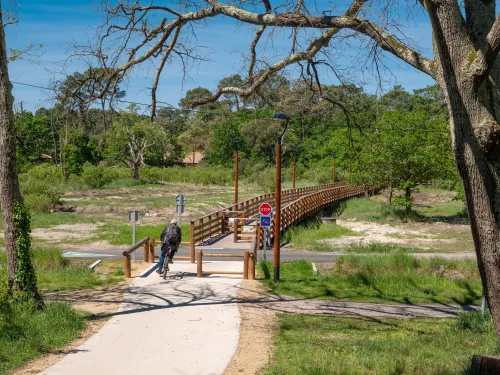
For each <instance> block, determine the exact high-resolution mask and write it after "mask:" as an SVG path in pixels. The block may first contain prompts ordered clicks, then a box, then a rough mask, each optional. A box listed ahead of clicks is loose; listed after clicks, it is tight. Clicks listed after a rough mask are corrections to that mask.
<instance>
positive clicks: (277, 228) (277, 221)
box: [272, 113, 291, 282]
mask: <svg viewBox="0 0 500 375" xmlns="http://www.w3.org/2000/svg"><path fill="white" fill-rule="evenodd" d="M272 118H273V119H276V120H284V121H286V122H285V128H284V129H283V132H282V133H281V134H280V135H279V136H278V144H277V145H276V209H275V213H274V282H276V281H279V279H280V235H281V142H282V141H283V135H285V132H286V129H287V128H288V124H289V123H290V120H291V118H290V116H288V115H285V114H284V113H277V114H275V115H274V116H273V117H272Z"/></svg>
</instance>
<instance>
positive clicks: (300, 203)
mask: <svg viewBox="0 0 500 375" xmlns="http://www.w3.org/2000/svg"><path fill="white" fill-rule="evenodd" d="M379 189H380V188H379V187H378V186H371V187H369V188H366V187H365V186H363V185H360V186H352V187H347V186H341V187H333V188H330V189H325V190H321V191H318V192H316V193H311V194H309V195H306V196H303V197H301V198H299V199H297V200H296V201H294V202H292V203H290V204H288V205H286V206H284V207H283V208H282V209H281V225H280V227H281V228H280V230H281V232H283V231H285V230H287V229H288V228H289V227H291V226H292V225H294V224H297V223H299V222H301V221H302V220H304V219H306V218H307V217H309V216H312V215H314V214H317V213H318V212H320V211H321V210H323V209H325V208H327V207H329V206H331V205H332V204H333V203H335V202H340V201H343V200H345V199H349V198H354V197H359V196H362V195H365V194H373V193H374V192H376V191H378V190H379ZM259 237H260V238H259V248H260V247H262V245H263V236H259ZM273 237H274V220H273V221H272V222H271V238H273ZM271 243H272V242H271Z"/></svg>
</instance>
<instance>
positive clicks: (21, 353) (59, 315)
mask: <svg viewBox="0 0 500 375" xmlns="http://www.w3.org/2000/svg"><path fill="white" fill-rule="evenodd" d="M85 319H86V316H85V315H84V314H83V313H81V312H77V311H75V310H73V309H72V308H71V306H70V305H66V304H62V303H48V304H47V305H46V306H45V308H44V309H43V310H39V309H38V308H37V305H36V304H34V303H32V302H22V303H20V302H12V301H9V302H6V301H4V302H2V303H0V332H1V333H2V334H0V373H2V374H3V373H6V372H8V371H9V370H13V369H15V368H18V367H20V366H22V365H23V364H25V363H27V362H28V361H30V360H33V359H35V358H37V357H40V356H42V355H44V354H46V353H49V352H51V351H52V350H54V349H56V348H59V347H62V346H64V345H65V344H66V343H68V342H70V341H72V340H74V339H75V338H77V337H78V334H79V333H80V332H81V331H82V330H83V328H84V327H85Z"/></svg>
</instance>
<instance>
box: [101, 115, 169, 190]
mask: <svg viewBox="0 0 500 375" xmlns="http://www.w3.org/2000/svg"><path fill="white" fill-rule="evenodd" d="M108 139H109V148H108V149H107V156H108V158H109V159H110V160H111V161H118V162H121V163H124V164H125V165H126V166H127V167H129V168H130V169H131V172H132V178H133V179H135V180H138V179H139V167H140V166H141V165H145V154H147V153H148V152H150V151H151V150H152V149H156V150H157V151H158V152H162V153H163V154H167V153H168V152H169V151H170V150H171V149H172V144H171V141H170V136H169V134H168V133H167V132H166V131H165V130H164V129H163V128H162V127H161V126H157V125H156V124H155V123H151V121H150V120H149V119H146V118H144V117H141V116H139V115H138V114H137V107H136V106H134V105H132V106H130V107H129V110H128V112H125V111H122V112H120V118H119V119H118V120H117V121H116V122H115V123H114V124H113V127H112V129H110V131H109V134H108Z"/></svg>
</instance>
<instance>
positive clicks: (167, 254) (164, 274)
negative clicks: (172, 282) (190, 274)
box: [160, 247, 172, 280]
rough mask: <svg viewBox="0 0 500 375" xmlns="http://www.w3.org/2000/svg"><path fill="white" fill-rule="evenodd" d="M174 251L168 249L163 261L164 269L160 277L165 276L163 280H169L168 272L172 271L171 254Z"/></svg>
mask: <svg viewBox="0 0 500 375" xmlns="http://www.w3.org/2000/svg"><path fill="white" fill-rule="evenodd" d="M171 251H172V248H171V247H167V251H165V259H164V260H163V268H162V270H161V273H160V276H163V280H165V279H166V278H167V272H168V271H170V269H169V267H168V260H169V258H170V252H171Z"/></svg>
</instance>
